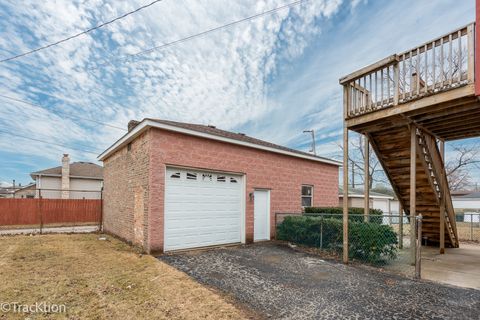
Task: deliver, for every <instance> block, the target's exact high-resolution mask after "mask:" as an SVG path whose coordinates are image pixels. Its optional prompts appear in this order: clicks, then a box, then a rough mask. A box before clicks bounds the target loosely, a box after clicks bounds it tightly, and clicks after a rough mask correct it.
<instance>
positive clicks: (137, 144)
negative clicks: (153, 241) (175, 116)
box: [103, 131, 150, 247]
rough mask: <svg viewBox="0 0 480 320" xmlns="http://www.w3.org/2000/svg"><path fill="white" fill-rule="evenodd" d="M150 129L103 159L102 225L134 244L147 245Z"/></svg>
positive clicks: (107, 230)
mask: <svg viewBox="0 0 480 320" xmlns="http://www.w3.org/2000/svg"><path fill="white" fill-rule="evenodd" d="M149 147H150V132H149V131H146V132H145V133H143V134H142V135H141V136H140V137H138V138H137V139H135V140H134V141H133V142H132V143H131V145H130V150H128V149H129V147H127V146H125V147H124V148H122V149H120V150H118V151H117V152H115V153H114V154H113V155H112V156H110V157H108V158H107V159H105V161H104V163H103V165H104V192H103V198H104V201H103V227H104V230H105V231H106V232H110V233H113V234H115V235H117V236H119V237H120V238H123V239H125V240H127V241H128V242H131V243H133V244H136V245H139V246H142V247H147V243H148V238H147V237H148V233H147V229H146V228H147V223H146V221H147V213H148V199H149V197H148V190H149V178H150V176H149V170H150V166H149V161H150V158H149Z"/></svg>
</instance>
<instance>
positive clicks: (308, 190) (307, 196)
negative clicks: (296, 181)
mask: <svg viewBox="0 0 480 320" xmlns="http://www.w3.org/2000/svg"><path fill="white" fill-rule="evenodd" d="M312 205H313V186H309V185H302V207H311V206H312Z"/></svg>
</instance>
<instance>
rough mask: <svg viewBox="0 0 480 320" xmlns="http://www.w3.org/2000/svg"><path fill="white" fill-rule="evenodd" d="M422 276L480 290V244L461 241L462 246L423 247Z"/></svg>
mask: <svg viewBox="0 0 480 320" xmlns="http://www.w3.org/2000/svg"><path fill="white" fill-rule="evenodd" d="M422 278H423V279H428V280H432V281H437V282H442V283H447V284H451V285H455V286H459V287H465V288H474V289H479V290H480V244H469V243H460V248H447V249H446V252H445V254H439V252H438V248H432V247H422Z"/></svg>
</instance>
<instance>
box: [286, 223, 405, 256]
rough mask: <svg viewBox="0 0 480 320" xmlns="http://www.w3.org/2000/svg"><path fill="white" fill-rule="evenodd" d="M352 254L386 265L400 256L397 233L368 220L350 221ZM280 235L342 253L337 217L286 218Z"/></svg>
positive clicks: (340, 233)
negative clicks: (398, 253) (398, 254)
mask: <svg viewBox="0 0 480 320" xmlns="http://www.w3.org/2000/svg"><path fill="white" fill-rule="evenodd" d="M348 236H349V256H350V258H352V259H358V260H361V261H364V262H367V263H372V264H383V263H386V262H387V261H388V260H393V259H395V258H396V255H397V243H398V239H397V235H396V233H395V231H394V230H393V229H392V227H390V226H387V225H381V224H378V223H369V222H354V221H352V222H350V223H349V228H348ZM277 238H278V239H280V240H286V241H291V242H295V243H298V244H303V245H307V246H311V247H317V248H321V249H324V250H331V251H335V252H341V251H342V248H343V224H342V221H340V220H339V219H337V218H323V217H315V216H297V217H295V216H290V217H285V219H284V220H283V222H282V223H281V224H280V225H279V226H278V228H277Z"/></svg>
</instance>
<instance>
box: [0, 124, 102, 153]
mask: <svg viewBox="0 0 480 320" xmlns="http://www.w3.org/2000/svg"><path fill="white" fill-rule="evenodd" d="M0 132H1V133H5V134H8V135H10V136H14V137H17V138H22V139H27V140H32V141H37V142H42V143H46V144H49V145H55V146H59V147H63V148H68V149H72V150H77V151H82V152H86V153H91V154H94V155H97V156H98V154H99V152H95V151H93V150H84V149H80V148H74V147H70V146H67V145H66V144H62V143H57V142H51V141H46V140H42V139H36V138H31V137H26V136H22V135H19V134H15V133H12V132H8V131H4V130H1V129H0Z"/></svg>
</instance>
